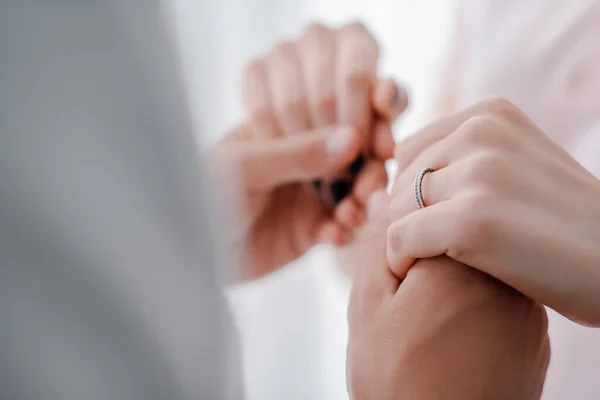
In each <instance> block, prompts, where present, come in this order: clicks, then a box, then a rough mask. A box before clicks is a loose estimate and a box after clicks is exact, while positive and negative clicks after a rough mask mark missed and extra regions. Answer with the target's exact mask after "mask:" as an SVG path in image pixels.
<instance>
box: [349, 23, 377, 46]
mask: <svg viewBox="0 0 600 400" xmlns="http://www.w3.org/2000/svg"><path fill="white" fill-rule="evenodd" d="M340 35H341V36H342V39H344V40H347V41H348V42H349V43H351V44H352V45H353V46H359V47H361V48H364V49H368V50H370V51H372V52H375V54H378V53H379V44H378V43H377V40H376V39H375V36H373V34H372V33H371V32H370V31H369V29H368V28H367V27H366V25H365V24H363V23H362V22H360V21H355V22H351V23H349V24H347V25H345V26H344V27H342V28H341V30H340Z"/></svg>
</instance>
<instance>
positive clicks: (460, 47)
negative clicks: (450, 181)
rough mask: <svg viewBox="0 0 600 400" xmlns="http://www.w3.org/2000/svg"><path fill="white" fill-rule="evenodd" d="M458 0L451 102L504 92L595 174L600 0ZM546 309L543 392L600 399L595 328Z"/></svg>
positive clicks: (555, 397)
mask: <svg viewBox="0 0 600 400" xmlns="http://www.w3.org/2000/svg"><path fill="white" fill-rule="evenodd" d="M459 3H460V9H459V15H458V18H457V22H458V25H457V27H456V30H455V36H454V37H453V38H452V41H451V46H450V49H451V53H450V55H449V56H450V57H449V60H450V63H449V65H448V68H446V70H445V74H447V75H445V76H446V77H447V78H446V79H445V80H444V86H445V96H444V97H445V98H446V100H449V101H450V104H451V106H452V108H455V109H456V108H462V107H465V106H467V105H469V104H471V103H473V102H474V101H476V100H479V99H482V98H486V97H491V96H502V97H505V98H507V99H509V100H510V101H512V102H513V103H514V104H516V105H517V106H519V107H520V108H521V109H522V110H523V111H524V112H525V113H526V114H527V115H528V116H529V117H530V118H532V119H533V120H534V121H535V122H536V123H537V124H538V126H540V127H541V128H542V130H544V131H545V132H546V133H547V134H548V135H549V136H550V137H551V138H552V139H554V140H555V141H557V142H558V143H559V144H561V145H562V146H563V147H565V149H567V150H568V151H569V152H570V153H571V155H572V156H573V157H575V158H576V159H577V160H578V161H579V162H580V163H581V164H582V165H583V166H585V167H586V168H587V169H588V170H590V171H591V172H592V173H594V174H595V175H596V176H597V177H600V1H595V0H573V1H558V0H556V1H555V0H528V1H524V0H486V1H484V0H461V1H460V2H459ZM598 201H600V199H598ZM598 245H599V246H600V243H599V244H598ZM599 267H600V266H599ZM598 290H600V287H599V288H598ZM549 316H550V335H551V343H552V360H551V363H550V368H549V372H548V377H547V380H546V385H545V390H544V395H543V399H544V400H587V399H590V400H592V399H594V400H596V399H600V329H592V328H585V327H582V326H579V325H576V324H574V323H572V322H570V321H568V320H567V319H565V318H563V317H562V316H560V315H558V314H557V313H555V312H553V311H550V312H549Z"/></svg>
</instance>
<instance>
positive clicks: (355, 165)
mask: <svg viewBox="0 0 600 400" xmlns="http://www.w3.org/2000/svg"><path fill="white" fill-rule="evenodd" d="M364 165H365V157H364V156H363V155H362V154H360V155H359V156H358V157H356V159H355V160H354V161H352V164H350V165H349V166H348V168H347V171H348V173H350V174H352V175H353V176H356V175H358V173H359V172H360V170H361V169H362V167H363V166H364Z"/></svg>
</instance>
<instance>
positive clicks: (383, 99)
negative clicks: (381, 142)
mask: <svg viewBox="0 0 600 400" xmlns="http://www.w3.org/2000/svg"><path fill="white" fill-rule="evenodd" d="M373 107H374V108H375V112H377V114H378V115H379V117H381V118H383V119H386V120H388V121H389V122H392V123H393V122H394V121H395V120H396V118H398V117H399V116H400V115H401V114H402V113H403V112H404V111H405V110H406V108H407V107H408V93H407V91H406V89H405V88H404V87H402V86H399V85H398V84H397V83H396V82H395V81H394V80H393V79H390V78H387V79H380V80H379V81H377V83H376V84H375V92H374V94H373Z"/></svg>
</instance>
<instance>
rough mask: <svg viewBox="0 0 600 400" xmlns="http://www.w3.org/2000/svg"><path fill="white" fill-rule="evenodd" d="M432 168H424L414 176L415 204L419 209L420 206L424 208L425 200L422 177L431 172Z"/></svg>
mask: <svg viewBox="0 0 600 400" xmlns="http://www.w3.org/2000/svg"><path fill="white" fill-rule="evenodd" d="M433 171H434V170H433V169H431V168H424V169H422V170H421V171H419V173H418V174H417V176H416V177H415V200H416V201H417V206H418V207H419V210H420V209H421V208H425V200H424V199H423V178H425V175H427V174H429V173H430V172H433Z"/></svg>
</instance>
